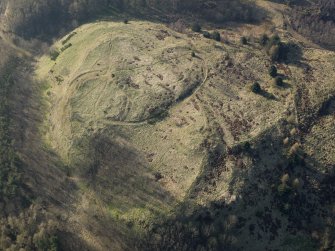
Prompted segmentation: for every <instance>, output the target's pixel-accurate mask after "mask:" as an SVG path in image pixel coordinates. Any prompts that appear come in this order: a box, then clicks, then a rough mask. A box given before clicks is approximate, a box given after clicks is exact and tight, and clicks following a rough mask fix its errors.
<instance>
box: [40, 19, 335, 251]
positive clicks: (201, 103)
mask: <svg viewBox="0 0 335 251" xmlns="http://www.w3.org/2000/svg"><path fill="white" fill-rule="evenodd" d="M277 14H278V13H277ZM277 16H278V20H277V19H276V20H277V21H275V22H279V23H276V24H277V25H278V27H277V31H278V32H280V34H281V36H283V37H284V38H285V39H288V40H293V41H297V40H296V39H297V38H296V37H291V34H290V33H289V32H287V31H285V30H284V29H282V27H281V24H280V22H282V21H283V20H282V19H280V18H279V17H280V15H277ZM266 25H268V24H266ZM266 25H265V27H263V28H266ZM161 30H163V32H161ZM76 32H77V34H76V35H75V36H73V37H72V38H71V39H70V40H69V41H68V43H71V44H72V46H71V47H70V48H68V49H67V50H65V51H64V52H62V53H61V55H60V56H59V58H58V59H57V60H56V62H52V61H51V60H50V59H49V58H48V57H47V56H45V57H43V58H41V60H40V62H39V66H40V67H39V69H38V72H37V73H38V75H39V76H40V77H42V78H45V77H46V78H47V79H48V82H49V85H50V89H49V90H47V92H48V95H49V97H48V99H49V100H50V102H51V103H50V113H51V115H50V118H49V119H50V124H49V125H48V126H50V128H51V129H50V130H49V135H48V136H47V139H48V141H49V143H50V144H51V145H52V146H53V147H54V149H55V150H56V151H57V152H58V153H59V154H60V155H61V156H63V159H64V160H65V161H66V162H68V164H69V165H70V166H76V165H80V166H81V168H88V170H89V171H90V172H89V173H85V175H84V177H77V176H76V175H75V176H74V177H73V180H74V181H75V182H77V184H79V185H80V187H81V191H82V200H81V201H80V203H78V204H77V210H78V215H81V213H82V211H83V208H86V209H87V210H92V209H93V208H94V209H95V210H98V212H99V214H100V213H101V214H102V215H106V214H107V215H110V216H111V217H112V219H113V220H115V221H116V222H119V223H120V225H119V227H118V228H120V229H121V230H120V231H121V232H123V234H126V233H127V232H128V231H129V230H127V228H124V225H125V224H124V223H127V224H128V225H129V226H133V228H134V229H137V227H138V226H139V227H140V228H139V229H141V228H143V227H145V226H146V224H148V223H149V222H150V220H149V219H150V216H154V215H160V214H162V213H163V214H165V213H166V210H169V209H171V207H170V206H172V205H174V204H175V203H177V202H178V201H183V200H185V199H189V198H193V199H194V200H192V201H194V203H196V204H198V205H203V206H205V207H206V206H207V205H208V202H211V201H222V200H223V201H226V202H227V203H228V204H231V205H232V207H233V208H235V209H234V210H235V211H234V212H235V213H236V214H238V215H240V216H242V215H243V217H245V218H248V217H251V219H252V220H251V221H252V222H248V224H251V223H254V224H256V223H257V222H254V218H253V217H254V216H253V214H254V213H255V212H257V211H258V210H263V208H265V207H266V206H273V205H272V204H271V203H273V201H272V198H273V197H272V196H274V195H273V194H267V195H266V196H264V197H260V195H261V194H262V193H259V194H257V193H254V194H253V192H254V189H255V188H254V186H255V185H256V186H258V187H259V189H260V191H263V190H265V191H267V190H269V189H267V188H269V187H270V186H272V185H274V186H276V185H277V183H278V182H279V180H280V176H281V175H283V174H284V173H285V170H282V169H280V168H279V169H278V170H276V171H274V170H273V168H274V166H276V165H279V163H282V165H286V164H285V163H286V161H287V160H286V157H285V155H286V153H285V151H288V148H289V147H290V145H293V144H294V143H295V142H297V141H298V140H299V139H298V138H296V137H295V136H291V135H290V133H289V131H290V130H291V129H293V128H295V126H296V125H295V124H294V123H296V122H298V123H300V124H301V125H303V124H304V123H308V117H309V116H305V115H309V114H310V112H312V113H313V112H314V113H317V110H318V108H319V107H320V106H321V105H322V103H323V102H324V101H325V100H326V99H327V98H328V96H329V94H331V93H333V91H334V86H333V85H332V70H331V69H332V67H333V65H334V63H333V54H331V53H330V52H327V51H324V50H318V49H306V50H305V51H304V58H303V59H302V60H301V62H300V63H299V64H292V65H289V66H286V65H281V64H278V68H279V69H280V74H283V75H285V76H286V77H287V80H286V81H285V82H286V86H285V88H278V87H274V86H273V84H272V80H271V78H270V77H269V76H268V73H267V71H268V67H269V66H270V64H271V62H270V61H269V59H268V57H267V56H266V55H265V53H264V51H263V50H262V49H261V48H260V47H259V46H258V45H257V44H256V43H250V44H249V45H246V46H241V45H239V44H237V41H236V37H237V38H238V37H239V36H240V35H242V34H244V35H248V34H259V35H260V34H261V32H263V30H262V27H261V28H260V27H258V26H248V27H240V28H238V29H236V30H235V31H234V32H232V31H228V30H222V31H221V32H222V33H223V34H225V36H226V39H227V40H228V41H229V43H226V44H221V43H216V42H214V41H211V40H207V39H204V38H202V37H200V36H198V35H196V34H191V35H190V36H185V35H182V34H177V33H175V32H173V31H171V30H169V29H167V28H166V27H164V26H163V25H157V24H151V23H146V22H135V21H134V22H131V23H130V24H129V25H125V24H121V23H110V24H109V23H104V22H102V23H95V24H89V25H86V26H83V27H81V28H79V29H78V30H77V31H76ZM166 32H167V33H169V34H173V35H172V36H168V37H167V38H165V39H163V40H159V37H156V36H155V35H157V34H159V36H161V35H163V37H164V36H165V35H166ZM111 37H112V40H110V38H111ZM134 37H135V38H136V39H135V40H136V41H134ZM178 37H179V38H178ZM141 39H143V40H141ZM62 40H64V39H62ZM62 40H60V41H59V42H57V43H56V44H55V46H56V47H57V48H61V47H62V46H63V45H62V44H61V41H62ZM108 41H110V43H109V44H108ZM120 41H121V42H120ZM146 46H147V48H146ZM150 46H153V48H152V50H150ZM167 47H171V48H175V51H176V52H175V53H176V54H177V55H179V56H180V58H179V56H178V59H175V60H173V59H171V58H170V59H169V60H171V61H168V62H167V64H164V63H158V60H159V59H161V58H162V54H161V53H162V52H164V48H167ZM134 48H136V49H137V50H135V51H134ZM148 48H149V49H148ZM176 48H177V49H176ZM178 48H180V49H178ZM192 50H194V51H195V52H196V55H197V56H198V57H199V58H196V59H192V58H191V51H192ZM163 55H164V54H163ZM135 56H137V57H139V58H140V63H138V64H142V65H143V66H141V65H140V66H136V67H141V68H136V69H135V68H133V66H132V64H133V61H135V64H136V59H134V57H135ZM163 57H164V56H163ZM120 58H123V59H124V61H120ZM318 60H322V64H320V63H318V62H317V61H318ZM192 61H195V62H196V65H197V64H199V67H198V69H197V71H198V73H197V74H199V76H200V79H202V80H203V81H200V84H201V85H200V86H199V82H197V81H198V80H197V79H198V78H197V77H195V78H193V79H192V78H191V79H188V81H189V82H191V83H192V82H195V83H198V87H199V88H196V89H195V92H194V93H193V94H192V95H191V96H190V97H188V98H186V99H182V100H181V101H180V100H178V96H180V93H181V92H182V91H181V90H183V89H182V88H183V84H184V83H183V82H182V81H179V82H178V81H177V82H176V85H177V87H176V89H172V88H171V86H168V85H169V84H170V83H171V82H173V83H174V82H175V81H174V79H175V78H176V75H178V74H180V72H185V71H187V70H189V69H190V67H194V65H193V66H192V65H191V66H190V65H189V62H192ZM171 63H172V64H175V65H174V67H173V69H171V68H170V67H169V64H171ZM105 65H108V67H105ZM148 65H150V68H151V70H150V71H149V72H146V71H145V70H144V69H145V68H146V67H148ZM142 67H143V68H142ZM309 67H310V68H309ZM125 69H126V70H125ZM129 69H132V70H129ZM138 69H141V70H138ZM324 69H327V70H326V71H325V70H324ZM50 70H52V72H50ZM93 71H94V72H93ZM176 71H177V73H176ZM306 72H307V74H306ZM325 72H326V73H327V74H324V73H325ZM82 74H83V75H82ZM97 74H98V75H97ZM111 74H114V75H115V76H116V77H117V80H116V81H114V80H111ZM159 74H162V75H163V80H166V82H164V81H163V83H161V82H160V79H161V77H160V76H157V75H159ZM155 75H156V77H155ZM78 76H79V78H78ZM119 76H120V77H119ZM129 76H130V77H131V78H132V79H133V80H134V81H133V82H134V83H135V86H136V85H139V89H137V88H138V87H136V88H134V86H131V87H127V86H121V87H120V86H118V87H115V86H114V85H112V87H110V86H109V85H107V84H106V83H108V81H111V82H113V81H114V82H113V84H118V83H119V82H122V81H123V80H124V77H126V78H127V77H129ZM56 78H58V80H57V79H56ZM60 79H63V80H62V81H59V80H60ZM75 79H79V81H77V82H75V81H73V80H75ZM204 79H205V81H204ZM145 80H146V81H147V82H148V84H147V86H146V85H145V84H143V81H144V82H145ZM255 81H258V82H260V83H261V85H262V87H263V89H264V90H265V91H266V93H267V95H265V96H261V95H256V94H253V93H251V92H250V91H249V86H250V84H251V83H253V82H255ZM321 81H322V85H321V84H320V82H321ZM83 83H84V84H83ZM134 83H133V84H134ZM307 83H308V85H307ZM126 84H129V83H126ZM162 84H165V85H167V86H165V88H164V87H162V86H161V85H162ZM148 86H150V87H148ZM166 87H167V88H166ZM166 89H168V90H169V92H171V91H172V94H173V95H172V97H174V98H171V100H172V103H171V106H170V103H169V102H171V101H168V104H169V105H168V106H165V109H167V111H168V113H169V115H168V116H167V117H163V118H160V120H159V121H157V122H156V123H154V124H150V123H147V122H150V118H152V117H150V113H148V112H146V111H147V110H146V108H147V106H148V105H149V104H154V106H157V107H161V106H162V104H166V103H165V102H166V99H164V98H162V97H164V96H163V95H162V94H164V93H165V91H166ZM120 90H121V91H120ZM152 90H154V91H152ZM164 90H165V91H164ZM118 92H120V94H117V95H125V96H126V97H127V98H128V97H129V100H131V102H134V103H135V104H134V105H132V104H130V105H129V104H127V102H126V103H123V102H121V101H122V100H118V101H115V100H111V99H110V98H112V97H114V95H115V93H118ZM301 92H303V95H301ZM270 94H273V95H274V96H275V99H269V98H266V97H267V96H268V97H269V95H270ZM165 98H166V97H165ZM167 99H169V98H167ZM133 100H134V101H133ZM157 100H158V101H157ZM95 101H99V102H98V103H97V104H96V105H94V102H95ZM107 103H108V104H110V103H112V104H114V105H113V107H112V108H111V109H110V111H107V114H108V115H109V116H107V115H106V113H105V112H104V111H103V110H101V109H102V108H104V109H105V108H106V104H107ZM124 107H130V111H131V112H124V110H125V109H124ZM109 108H110V107H109ZM120 108H122V109H121V110H122V112H121V111H120V110H118V109H120ZM138 108H141V110H138ZM143 108H144V109H143ZM109 112H111V113H109ZM121 113H122V116H120V114H121ZM285 120H289V121H291V122H293V123H292V124H288V125H287V126H285V127H283V126H282V122H283V121H284V122H285ZM330 120H332V119H330ZM60 121H61V122H60ZM322 121H323V120H320V123H321V126H320V125H316V127H315V129H313V130H320V129H319V128H318V127H321V128H322V126H323V124H324V123H323V122H322ZM327 123H328V122H327ZM327 128H328V127H327ZM269 134H270V137H268V135H269ZM287 136H288V137H289V138H290V141H289V146H283V145H282V144H281V142H282V140H283V139H285V138H286V137H287ZM303 137H304V136H303ZM306 137H307V141H308V144H309V145H310V146H311V145H313V144H315V142H316V139H315V136H314V133H313V132H312V133H311V134H309V135H307V136H306ZM245 141H249V142H251V145H252V149H253V151H255V152H257V153H258V157H255V156H254V155H252V156H250V155H248V154H247V153H245V152H242V153H238V154H235V155H234V154H233V155H231V154H229V151H230V149H234V148H236V146H238V145H239V144H240V143H242V144H243V142H245ZM264 141H266V143H265V144H264V143H262V142H264ZM272 142H273V143H272ZM325 142H326V141H325ZM307 147H308V146H307ZM265 149H268V150H265ZM278 149H281V150H278ZM215 151H219V152H220V153H219V155H223V158H224V162H222V163H221V162H220V161H218V163H217V164H218V165H217V166H216V167H215V168H213V167H212V166H211V165H209V164H208V161H210V159H207V158H208V157H210V158H212V157H213V155H212V154H213V152H215ZM278 151H279V152H278ZM282 151H283V152H284V155H282ZM327 155H328V156H331V155H332V153H331V152H327ZM321 158H322V157H321ZM218 160H219V159H218ZM256 160H257V163H255V161H256ZM283 163H284V164H283ZM237 166H242V167H243V168H242V170H238V169H236V167H237ZM266 172H270V173H271V172H273V175H272V176H271V178H270V179H269V178H268V177H266V175H265V173H266ZM296 172H298V174H297V173H294V174H293V177H294V175H296V176H297V175H299V172H300V171H296ZM158 173H159V174H160V175H159V176H160V177H159V176H156V178H157V177H159V181H158V182H156V181H155V174H156V175H157V174H158ZM250 175H251V176H250ZM300 175H302V174H301V173H300ZM250 179H251V180H250ZM252 179H254V180H252ZM267 179H268V181H267ZM271 182H273V183H272V184H271ZM87 184H88V185H87ZM239 195H243V196H250V198H252V199H250V200H254V201H259V200H262V201H263V203H259V204H257V205H256V206H252V207H251V209H250V208H249V210H247V211H245V210H244V209H243V203H242V202H243V200H241V199H240V198H242V197H239ZM92 202H94V203H92ZM91 203H92V205H89V204H91ZM166 205H169V206H166ZM209 210H213V211H215V210H214V209H211V208H210V207H209ZM223 212H225V211H223ZM226 216H227V214H226V213H223V217H226ZM273 216H274V217H278V218H279V219H280V220H281V221H282V223H283V225H282V227H281V228H280V230H279V234H278V236H279V237H275V238H276V241H273V240H272V246H280V245H282V244H283V243H286V240H288V239H290V238H291V237H292V236H290V235H288V233H287V232H286V231H285V227H286V226H288V225H289V223H287V216H285V215H283V214H282V212H281V211H280V209H276V210H275V209H274V210H273ZM72 217H73V218H74V221H79V220H80V219H75V218H76V217H75V216H72ZM101 217H106V216H101ZM257 224H258V225H259V226H262V224H261V223H257ZM136 231H137V230H136ZM257 231H258V232H259V233H260V234H262V235H263V241H259V242H257V243H255V242H253V241H252V239H253V237H252V236H251V235H250V233H248V231H247V228H246V230H244V231H242V232H240V233H239V235H238V236H239V238H242V236H243V238H244V239H245V240H249V241H250V242H252V245H251V247H252V248H254V249H255V250H256V249H258V250H259V249H262V248H264V247H265V246H266V245H267V241H268V240H269V239H271V238H272V237H271V235H270V234H269V233H264V229H262V227H260V228H259V229H257ZM80 234H81V235H82V237H83V238H86V239H87V241H88V242H90V243H92V247H95V248H96V249H97V250H99V249H100V250H103V248H104V247H103V245H104V244H101V242H100V244H94V242H95V240H94V239H95V237H94V236H93V235H92V233H91V234H90V236H89V237H88V236H87V235H85V233H80ZM121 236H122V235H121ZM304 238H305V237H304ZM237 239H238V238H237ZM119 241H120V243H122V242H123V241H122V240H119ZM289 242H290V241H289ZM105 243H108V242H105ZM292 243H294V241H291V244H289V245H297V246H296V247H294V248H296V249H297V248H298V249H299V245H300V244H292ZM241 245H242V244H238V243H237V246H238V247H241ZM285 245H286V244H285ZM119 248H124V247H122V245H121V246H120V247H119Z"/></svg>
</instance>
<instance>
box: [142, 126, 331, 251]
mask: <svg viewBox="0 0 335 251" xmlns="http://www.w3.org/2000/svg"><path fill="white" fill-rule="evenodd" d="M273 130H275V131H276V130H277V133H273ZM282 130H284V131H285V129H284V128H282V129H280V128H277V129H275V128H272V133H273V134H272V136H271V134H270V133H267V132H265V133H264V134H263V135H261V136H260V137H259V139H257V141H255V142H250V146H251V147H250V148H248V150H247V151H246V150H243V148H240V150H239V151H232V154H233V155H234V158H238V159H245V158H246V157H248V158H251V159H252V162H253V163H252V167H250V168H242V169H241V168H239V167H234V169H233V170H232V179H231V183H230V184H229V186H230V187H229V191H230V196H233V197H234V198H235V199H233V200H231V199H229V198H222V199H220V200H216V201H213V202H211V203H209V204H207V205H205V206H200V205H198V204H196V203H194V201H193V200H192V199H190V200H188V201H186V202H185V203H182V204H181V205H180V206H179V207H178V208H177V209H176V210H175V214H174V215H173V216H172V217H170V218H165V219H157V222H156V223H155V224H154V226H153V227H152V228H151V229H150V231H149V235H148V237H147V239H146V240H145V241H144V244H143V245H144V246H146V247H150V248H149V249H148V248H147V249H145V248H142V249H141V250H153V251H156V250H181V251H182V250H218V251H219V250H234V251H235V250H304V249H308V250H309V249H311V250H314V249H317V248H319V247H320V246H322V247H323V248H325V250H332V249H333V248H334V244H335V240H334V239H333V236H334V233H335V229H334V228H333V227H331V225H332V224H333V223H334V222H335V218H334V215H333V213H332V206H333V205H334V203H335V196H334V187H333V186H332V182H333V181H334V179H335V173H334V171H332V173H326V174H325V173H323V172H321V171H320V169H318V168H317V167H320V166H321V163H318V162H317V161H316V160H315V159H313V157H311V156H308V155H307V154H306V153H304V152H303V151H301V150H299V152H297V153H296V154H295V155H292V156H288V153H287V151H288V149H287V147H285V146H284V145H283V144H282V140H281V137H280V135H281V133H282V132H281V131H282ZM241 149H242V151H241ZM217 167H220V168H222V167H223V166H222V165H218V166H217ZM221 172H222V175H225V172H226V171H224V170H222V171H221ZM209 177H210V176H209ZM212 177H213V178H212V179H210V180H207V181H206V184H211V183H212V182H213V181H215V178H214V177H215V175H213V176H212ZM198 182H199V181H198ZM237 183H239V184H241V183H242V184H243V185H242V186H240V185H237ZM198 192H201V193H203V192H204V190H202V191H197V192H196V193H198ZM312 233H314V235H313V236H312ZM315 233H318V235H319V236H324V237H325V238H322V237H317V236H316V235H315ZM241 240H243V241H241ZM255 240H257V241H256V242H255Z"/></svg>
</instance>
